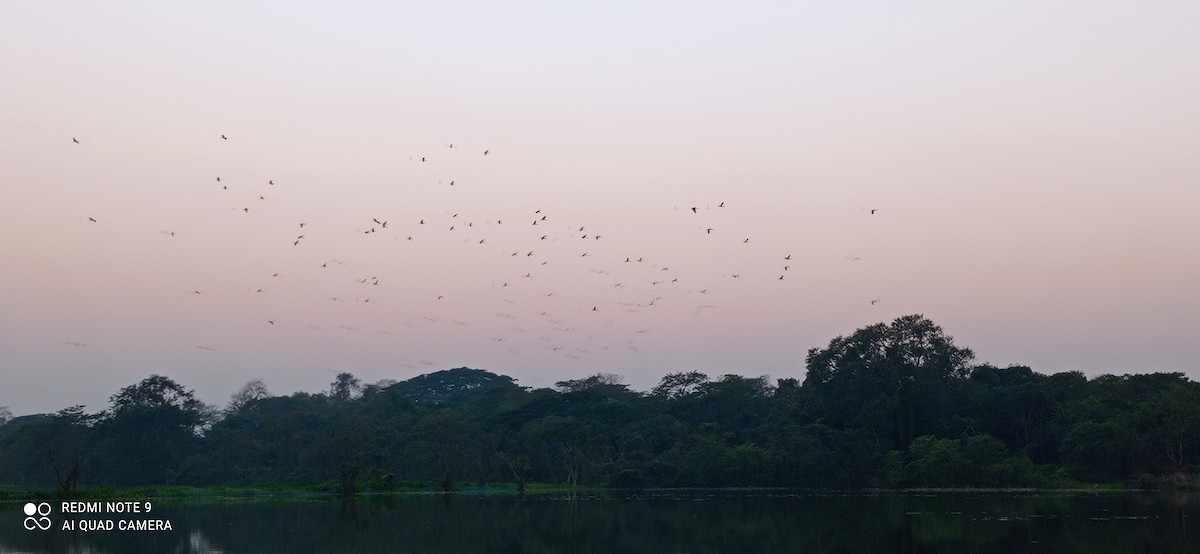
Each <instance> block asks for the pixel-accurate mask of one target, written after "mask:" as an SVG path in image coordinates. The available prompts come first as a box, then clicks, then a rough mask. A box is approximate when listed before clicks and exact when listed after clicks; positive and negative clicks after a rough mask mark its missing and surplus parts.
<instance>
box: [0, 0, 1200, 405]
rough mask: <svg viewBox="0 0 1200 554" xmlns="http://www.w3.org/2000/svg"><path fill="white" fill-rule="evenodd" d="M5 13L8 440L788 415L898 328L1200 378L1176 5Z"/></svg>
mask: <svg viewBox="0 0 1200 554" xmlns="http://www.w3.org/2000/svg"><path fill="white" fill-rule="evenodd" d="M5 12H6V13H5V17H3V18H0V67H2V68H3V75H4V76H3V82H4V85H3V86H0V151H2V152H3V156H2V159H3V162H2V163H0V253H3V257H4V259H5V260H6V261H7V263H6V265H5V267H6V269H5V271H4V272H3V273H0V290H3V291H4V294H3V295H0V351H2V352H3V353H4V359H3V362H0V363H2V364H3V365H2V366H0V367H3V382H4V384H3V386H0V406H8V407H10V408H11V409H12V410H13V411H14V412H15V413H17V414H23V413H33V412H45V411H53V410H57V409H60V408H63V407H66V406H69V405H73V404H87V405H88V407H89V409H91V410H99V409H102V408H104V407H105V406H106V405H107V400H108V396H109V395H111V394H113V393H114V392H116V391H117V390H118V389H119V388H121V387H123V386H126V385H129V384H132V383H134V382H137V381H138V380H140V379H142V378H144V377H146V376H147V375H149V374H151V373H160V374H165V375H169V376H171V377H172V378H175V379H176V380H178V381H180V382H182V383H183V384H185V385H187V386H189V387H193V388H195V389H196V391H197V393H198V394H199V396H200V397H201V398H202V399H203V400H205V401H207V402H210V403H214V404H224V403H225V401H226V399H227V398H228V396H229V394H231V393H232V392H233V391H235V390H236V389H237V388H239V387H240V386H241V385H242V384H243V383H245V382H246V381H248V380H250V379H252V378H263V379H264V380H265V381H266V383H267V385H268V387H269V388H270V389H271V390H272V392H274V393H276V394H285V393H290V392H293V391H297V390H305V391H318V390H321V389H324V388H325V387H326V386H327V385H328V383H329V382H330V381H331V380H332V378H333V376H334V373H336V372H339V371H350V372H352V373H354V374H355V375H357V376H359V377H360V378H362V379H363V380H364V381H367V382H374V381H378V380H380V379H405V378H409V377H412V376H415V375H418V374H421V373H428V372H430V371H435V370H438V369H446V368H450V367H458V366H463V365H466V366H471V367H479V368H484V369H490V370H492V371H496V372H499V373H504V374H508V375H511V376H513V377H516V378H517V379H518V380H519V382H520V383H521V384H523V385H527V386H551V385H552V384H553V383H554V382H555V381H559V380H562V379H568V378H577V377H583V376H586V375H589V374H592V373H595V372H601V371H603V372H611V373H617V374H621V375H624V376H625V377H626V380H627V382H629V383H631V384H632V385H633V386H634V387H635V388H637V389H642V390H645V389H648V388H650V387H651V386H653V385H654V384H655V383H657V381H658V380H659V378H661V377H662V375H664V374H666V373H668V372H675V371H691V370H700V371H704V372H706V373H708V374H710V375H713V376H715V375H720V374H723V373H738V374H743V375H762V374H768V375H770V376H771V377H772V378H779V377H796V378H803V371H804V367H803V365H804V355H805V353H806V351H807V350H808V349H809V348H812V347H821V346H824V345H825V344H826V343H827V342H828V341H829V340H830V339H831V338H833V337H835V336H837V335H842V334H847V333H850V332H853V331H854V330H855V329H856V328H859V327H862V326H865V325H869V324H872V323H876V322H880V321H890V320H891V319H893V318H895V317H898V316H900V315H904V314H910V313H923V314H925V315H926V316H928V317H930V318H932V319H933V320H934V321H935V322H937V323H939V324H941V325H942V326H943V327H944V328H945V329H946V331H947V332H948V333H950V334H951V335H953V336H954V337H955V338H956V339H957V342H958V343H959V344H960V345H962V346H967V347H971V348H973V349H974V350H975V351H976V353H977V354H978V358H979V359H980V361H987V362H991V363H993V364H997V365H1001V366H1003V365H1009V364H1025V365H1029V366H1031V367H1033V368H1034V369H1035V370H1037V371H1040V372H1044V373H1051V372H1058V371H1066V370H1080V371H1083V372H1085V373H1087V374H1089V375H1097V374H1101V373H1128V372H1150V371H1181V372H1185V373H1187V374H1188V375H1189V376H1190V377H1192V378H1197V377H1198V376H1200V373H1198V372H1200V366H1198V363H1197V360H1198V359H1200V346H1198V344H1197V341H1196V333H1197V330H1198V329H1200V290H1198V288H1200V287H1198V285H1197V284H1196V283H1200V247H1198V246H1197V245H1200V219H1198V218H1197V217H1196V207H1197V206H1198V205H1200V183H1198V182H1197V176H1198V175H1200V156H1197V155H1196V152H1195V150H1196V145H1197V144H1200V104H1198V103H1197V102H1196V101H1195V99H1196V98H1200V38H1197V35H1196V33H1195V32H1194V30H1195V29H1196V28H1200V6H1197V5H1196V4H1195V3H1190V2H1156V3H1154V4H1153V5H1149V6H1148V5H1138V6H1133V5H1130V4H1127V3H1120V2H1101V3H1096V2H1063V3H1055V4H1054V5H1053V6H1045V5H1043V4H1042V3H1005V4H1004V5H961V4H960V3H937V4H926V5H923V6H922V7H919V8H913V7H899V6H895V5H892V4H891V3H865V2H863V3H836V4H805V5H800V6H789V5H782V4H774V3H771V4H767V3H764V4H761V5H758V6H754V7H742V8H734V7H733V6H732V5H722V4H697V3H680V4H675V5H661V6H659V7H647V6H644V5H641V4H633V3H628V4H624V3H604V4H603V5H596V6H591V7H566V6H564V5H560V4H559V3H538V2H533V3H525V4H520V5H515V6H501V5H496V4H487V3H469V2H468V3H436V4H431V5H426V6H415V7H414V6H405V7H403V8H399V7H389V6H386V5H383V4H374V3H363V4H358V5H356V6H355V7H351V8H347V7H341V6H339V7H336V8H335V7H332V6H329V7H326V8H324V9H322V8H320V7H318V6H308V5H286V6H285V5H282V4H280V5H277V6H275V7H272V8H266V7H257V8H247V7H246V6H244V5H242V4H240V3H205V4H203V5H195V6H165V5H161V4H157V3H142V4H138V5H130V4H123V5H122V6H120V7H113V6H107V5H106V6H100V5H96V4H94V3H86V2H77V3H72V4H68V5H64V4H60V3H56V4H54V5H43V4H39V3H22V4H14V5H11V6H7V7H6V10H5ZM222 134H224V135H226V136H227V137H228V140H222V139H221V135H222ZM72 138H76V139H78V140H79V144H75V143H73V142H72V140H71V139H72ZM451 143H453V144H454V145H455V147H454V148H453V149H451V148H449V147H448V145H449V144H451ZM484 150H489V151H490V153H489V154H488V155H487V156H484V155H483V151H484ZM422 157H425V158H426V159H427V161H426V162H421V161H420V159H421V158H422ZM217 177H220V178H221V181H220V182H219V183H218V182H217V181H216V178H217ZM268 180H273V181H274V182H275V183H276V184H275V185H268V184H267V182H268ZM451 181H453V182H454V185H453V186H450V184H449V183H450V182H451ZM223 186H228V187H229V189H228V190H226V189H223V188H222V187H223ZM259 196H262V197H263V199H262V200H260V199H259ZM722 202H724V203H725V206H724V207H719V204H720V203H722ZM693 206H694V207H696V208H697V210H696V212H697V213H692V210H691V208H692V207H693ZM244 208H249V209H250V211H249V212H245V211H244ZM871 209H877V210H878V211H877V212H876V213H875V214H874V215H872V214H871V213H870V210H871ZM539 210H540V212H538V211H539ZM455 213H457V214H458V216H457V217H453V214H455ZM543 215H545V216H546V217H547V220H545V221H541V220H540V218H541V216H543ZM89 217H90V218H94V219H96V222H91V221H89V220H88V218H89ZM373 218H375V219H379V220H381V221H384V220H386V221H388V227H387V229H383V228H382V227H381V226H380V225H378V224H375V223H374V222H372V219H373ZM422 219H424V220H425V223H426V224H425V225H420V224H419V221H420V220H422ZM535 219H538V221H539V223H538V225H536V226H534V225H532V222H533V221H534V220H535ZM501 221H502V223H500V222H501ZM300 222H304V223H306V226H305V227H304V228H303V229H301V228H300V227H299V223H300ZM451 226H454V230H453V231H451V230H450V227H451ZM372 227H375V228H376V232H374V233H364V232H363V231H367V230H369V229H371V228H372ZM580 227H583V228H584V231H579V228H580ZM709 228H712V229H713V231H712V232H711V233H709V232H707V231H706V230H707V229H709ZM169 233H174V235H173V236H172V235H171V234H169ZM301 234H303V235H305V238H304V239H299V240H300V241H301V244H300V245H298V246H296V245H294V244H293V243H294V241H295V240H297V237H298V236H299V235H301ZM585 234H586V235H588V237H589V238H587V239H584V238H581V237H582V235H585ZM596 234H599V235H600V236H601V238H600V239H599V240H596V239H595V238H593V237H595V235H596ZM543 235H545V236H546V237H547V238H546V239H545V240H541V237H542V236H543ZM409 236H411V237H412V240H411V241H410V240H408V237H409ZM747 238H749V239H750V241H749V242H748V243H744V242H743V241H744V239H747ZM480 240H483V241H484V242H483V243H482V244H480V242H479V241H480ZM513 252H517V253H518V255H517V256H515V257H514V256H511V253H513ZM529 252H533V255H532V256H528V255H526V254H527V253H529ZM584 253H586V254H587V256H583V254H584ZM788 255H790V256H791V260H785V259H784V258H785V256H788ZM627 257H629V258H630V259H631V260H637V259H638V258H642V259H643V260H644V261H643V262H641V263H637V262H636V261H631V263H625V262H624V260H625V259H626V258H627ZM854 258H858V259H854ZM543 262H545V264H546V265H542V264H543ZM322 264H326V265H327V267H321V266H322ZM785 265H787V266H789V268H788V269H787V270H786V271H785V270H784V269H783V267H784V266H785ZM664 268H665V269H664ZM276 273H278V274H279V277H274V276H273V275H274V274H276ZM527 274H528V275H529V277H525V275H527ZM735 274H736V275H738V277H733V275H735ZM780 275H784V276H785V279H784V280H782V281H780V280H779V279H778V277H779V276H780ZM374 278H378V281H379V284H378V285H373V284H371V283H373V282H374V281H375V279H374ZM360 279H367V282H366V283H362V282H359V280H360ZM675 279H677V281H672V280H675ZM505 283H507V286H504V285H505ZM258 289H262V290H263V292H262V293H259V292H256V291H257V290H258ZM197 290H198V291H201V292H202V294H194V293H192V291H197ZM701 291H703V292H701ZM438 296H442V297H443V298H442V299H441V300H439V299H437V297H438ZM364 299H370V302H363V301H362V300H364ZM875 299H878V303H877V304H875V305H871V304H870V301H871V300H875ZM651 301H653V305H650V302H651ZM593 307H594V308H596V310H592V308H593ZM268 320H270V321H273V322H274V324H270V323H268Z"/></svg>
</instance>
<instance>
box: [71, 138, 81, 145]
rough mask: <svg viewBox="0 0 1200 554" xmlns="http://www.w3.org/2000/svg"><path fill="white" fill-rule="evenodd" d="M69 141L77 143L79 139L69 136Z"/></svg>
mask: <svg viewBox="0 0 1200 554" xmlns="http://www.w3.org/2000/svg"><path fill="white" fill-rule="evenodd" d="M71 142H74V143H75V144H79V139H77V138H75V137H71Z"/></svg>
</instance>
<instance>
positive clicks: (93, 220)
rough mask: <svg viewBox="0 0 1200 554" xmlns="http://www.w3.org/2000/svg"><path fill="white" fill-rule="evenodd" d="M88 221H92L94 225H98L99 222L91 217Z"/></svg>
mask: <svg viewBox="0 0 1200 554" xmlns="http://www.w3.org/2000/svg"><path fill="white" fill-rule="evenodd" d="M88 221H91V222H92V223H97V221H96V220H95V219H92V218H90V217H89V218H88Z"/></svg>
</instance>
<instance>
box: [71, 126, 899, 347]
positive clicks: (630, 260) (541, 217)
mask: <svg viewBox="0 0 1200 554" xmlns="http://www.w3.org/2000/svg"><path fill="white" fill-rule="evenodd" d="M220 140H222V141H228V140H229V138H228V137H227V136H226V135H224V134H222V135H220ZM71 141H72V142H73V143H74V144H81V142H80V141H79V140H78V138H75V137H72V139H71ZM445 148H448V149H452V150H459V151H461V150H462V148H461V146H460V145H456V144H454V143H450V144H447V145H445ZM477 152H480V154H479V155H481V156H489V155H491V150H490V149H483V150H477ZM409 159H410V160H412V161H414V162H418V160H419V162H418V163H427V162H429V160H430V156H420V157H415V156H414V157H411V158H409ZM265 181H266V186H267V187H275V186H276V183H275V180H274V179H265ZM216 183H218V185H219V186H220V190H222V191H230V190H232V189H231V188H230V183H229V182H226V181H222V180H221V177H220V176H217V177H216ZM439 183H442V184H445V183H444V181H439ZM456 184H457V180H449V183H448V186H451V187H453V186H456ZM255 196H256V197H257V199H258V200H260V201H265V200H267V196H266V194H253V195H252V196H251V198H253V197H255ZM234 209H235V210H237V211H240V212H241V213H243V214H250V213H251V209H250V206H248V205H241V206H239V207H235V208H234ZM677 209H678V208H677ZM704 209H705V210H708V209H711V205H708V206H706V207H705V208H704ZM716 209H717V210H726V209H727V208H726V202H725V201H721V202H718V203H716ZM728 209H732V208H728ZM689 211H690V212H691V214H692V215H693V216H701V215H702V214H701V207H700V206H689V207H688V208H686V209H685V213H686V212H689ZM876 212H878V208H871V209H870V211H869V214H870V215H875V214H876ZM97 215H98V214H97ZM442 216H443V217H441V218H438V217H436V216H427V217H417V218H415V221H411V222H407V223H399V224H397V223H395V222H394V221H393V219H390V218H384V217H380V216H379V215H375V216H371V217H364V218H363V220H362V224H361V225H362V226H361V227H359V228H358V229H357V230H356V232H358V233H361V234H364V235H376V234H381V233H386V232H398V234H399V236H398V237H396V238H395V240H396V241H398V242H409V241H414V240H418V239H415V238H414V237H420V236H423V235H422V233H421V232H419V230H425V229H430V228H433V227H434V226H441V228H443V229H445V232H447V233H449V232H454V231H456V230H459V231H462V230H473V231H479V230H480V229H481V228H482V227H484V226H485V225H486V226H492V225H494V226H506V227H512V226H525V227H526V228H528V229H529V231H527V232H524V233H520V234H521V236H523V237H524V238H522V239H520V240H522V241H523V244H521V246H520V247H519V248H518V247H515V246H513V247H511V248H501V249H500V251H499V254H501V255H504V256H508V257H509V258H515V259H517V260H521V263H523V264H524V265H526V266H527V267H524V268H523V270H524V273H520V272H518V273H515V274H514V275H513V279H516V280H519V281H525V280H532V279H533V278H534V277H535V272H538V271H541V270H542V268H545V267H546V266H551V265H557V264H558V263H559V262H562V261H563V260H562V259H561V258H562V257H563V256H569V255H570V254H563V253H562V252H561V251H560V252H559V253H558V255H557V256H554V255H549V256H548V255H543V254H542V252H543V251H544V250H547V249H545V248H541V247H544V246H546V245H547V244H548V243H553V242H558V241H559V240H560V239H562V240H564V242H565V241H566V240H568V239H569V240H574V241H577V242H576V244H578V245H581V246H580V248H578V249H576V250H575V251H576V252H577V253H578V258H576V262H579V261H580V260H584V261H586V259H588V258H589V257H591V258H593V259H594V258H596V257H597V256H595V255H593V249H592V248H588V247H586V246H584V245H587V244H596V241H602V240H603V238H604V236H605V235H603V234H601V233H599V232H596V231H594V230H591V229H589V227H588V226H587V225H578V224H573V225H569V226H565V227H552V225H554V224H555V223H557V222H556V221H555V218H552V217H550V216H551V214H549V213H543V210H542V209H532V210H530V211H529V212H528V213H527V214H525V216H524V217H519V218H516V219H514V218H513V217H512V216H509V218H508V219H507V220H506V219H502V218H496V219H495V220H494V221H492V220H491V219H486V220H484V221H482V222H481V225H479V226H476V221H475V220H473V219H470V218H469V217H461V218H460V217H459V216H460V213H458V212H446V213H444V214H442ZM101 219H104V218H103V217H101ZM87 221H88V222H90V223H93V224H100V220H98V219H96V218H95V217H93V216H92V215H89V216H87ZM367 221H369V222H370V223H366V222H367ZM505 221H508V223H506V222H505ZM294 225H295V226H296V227H295V229H296V231H295V235H294V236H293V238H291V239H289V240H290V241H291V246H292V247H294V248H299V247H302V246H303V244H304V242H305V241H306V240H307V239H308V237H309V235H310V234H311V233H312V230H313V227H312V225H311V224H310V223H309V222H308V221H295V222H294ZM559 229H566V230H567V234H566V236H564V235H563V234H562V232H561V231H560V230H559ZM699 229H700V230H702V231H703V234H704V235H706V236H708V235H713V234H714V232H715V231H718V229H717V228H716V227H711V226H708V225H703V224H702V225H700V227H699ZM160 233H161V234H163V235H168V236H170V237H175V232H174V231H160ZM480 234H483V232H482V231H480ZM488 238H491V237H487V236H474V237H471V238H469V239H466V240H467V241H469V242H471V243H473V244H477V245H484V246H487V245H491V244H492V243H491V242H489V241H488ZM740 242H741V244H745V245H748V244H750V243H751V240H750V237H744V238H740ZM560 250H561V249H560ZM622 258H623V262H622V261H621V260H622ZM845 259H846V260H848V261H851V262H855V261H859V260H860V259H861V258H860V257H858V256H846V258H845ZM612 261H613V262H615V263H620V264H621V265H625V264H631V265H646V264H649V265H650V266H651V267H652V268H653V270H654V271H653V272H650V271H644V272H642V273H641V274H640V275H638V276H637V277H640V278H641V282H640V283H633V282H628V281H625V280H621V281H614V282H611V283H609V286H611V288H612V289H636V290H637V291H638V292H636V293H634V295H633V296H634V297H637V296H638V295H641V300H630V301H624V302H616V301H613V302H603V301H599V300H597V299H593V300H592V301H586V302H585V301H583V300H581V299H579V298H573V299H572V300H571V302H573V303H574V304H575V308H574V309H575V310H576V311H577V312H590V313H592V314H597V313H605V312H608V311H610V310H611V309H614V308H617V309H618V311H623V312H635V313H636V312H639V311H641V310H646V309H651V308H654V307H656V306H659V305H661V303H662V302H664V301H665V298H666V297H665V296H664V294H663V293H660V291H661V290H662V289H665V288H667V287H671V286H677V285H678V284H679V283H680V279H681V278H683V276H684V275H683V274H681V273H680V272H679V271H676V270H672V268H671V266H668V265H665V264H658V263H651V262H648V261H647V259H646V256H642V255H639V256H617V257H615V258H612ZM598 263H603V262H598ZM331 264H332V266H333V267H331ZM312 265H313V269H314V270H331V269H335V268H337V267H338V266H345V265H348V262H345V261H342V260H339V259H324V260H320V261H319V263H316V262H314V263H313V264H312ZM777 267H778V272H777V273H776V274H773V275H770V276H769V277H767V278H769V279H770V280H772V281H785V280H787V276H788V275H789V273H790V272H791V269H792V254H791V253H784V252H780V253H778V266H777ZM614 269H615V268H612V267H608V268H605V267H593V268H590V269H588V272H589V273H593V274H596V275H599V276H604V277H607V276H611V275H612V272H613V270H614ZM650 275H654V276H653V277H651V276H650ZM270 276H271V277H272V278H280V277H281V276H282V275H281V274H280V273H279V272H277V271H271V272H270ZM726 276H727V277H729V278H732V279H739V280H745V279H744V278H745V277H747V275H743V274H742V273H739V272H734V273H729V274H726ZM764 277H766V276H763V275H758V278H759V279H760V280H761V279H763V278H764ZM354 282H355V283H356V284H357V285H365V286H368V287H378V286H380V285H381V282H383V281H382V280H381V279H380V277H379V275H374V274H372V275H371V276H369V277H359V278H356V279H355V280H354ZM510 283H512V281H509V280H504V279H502V278H501V279H500V280H498V281H497V282H496V284H494V285H493V286H496V287H498V288H502V289H503V288H508V287H510ZM513 285H514V288H515V283H513ZM639 285H642V286H639ZM645 285H649V287H651V288H649V289H647V288H644V286H645ZM712 286H713V285H712V284H707V285H702V286H699V287H698V288H689V289H687V292H688V294H695V295H707V294H709V288H710V287H712ZM572 289H573V292H576V293H579V292H580V290H581V289H582V288H577V287H572ZM249 290H250V291H252V292H254V293H255V294H263V293H265V292H266V290H267V289H266V287H263V286H257V285H256V286H252V287H251V288H250V289H249ZM187 292H188V293H189V294H192V295H203V294H205V290H202V289H201V288H190V289H188V290H187ZM450 293H451V292H450V291H442V292H431V293H430V294H429V295H428V297H429V299H431V301H432V302H443V301H445V300H447V294H450ZM540 294H541V295H542V296H544V297H545V298H546V299H553V298H555V297H558V296H559V294H558V293H557V292H556V291H553V290H546V291H542V292H541V293H540ZM350 296H355V302H356V303H362V304H372V303H378V298H379V296H378V295H374V296H361V295H354V294H350V295H344V296H338V295H324V298H325V299H327V300H331V301H334V302H339V303H341V302H345V301H346V300H347V299H348V298H349V297H350ZM575 296H578V294H577V295H575ZM597 297H598V298H599V297H600V295H597ZM879 301H880V299H879V298H874V299H872V300H870V301H869V304H870V305H872V306H874V305H876V304H878V303H879ZM503 302H504V303H505V304H508V305H515V304H517V302H516V301H514V300H512V299H511V298H504V299H503ZM560 307H561V306H560ZM713 308H716V306H715V305H711V304H699V305H697V306H696V308H695V311H694V314H695V315H700V314H701V313H703V312H704V311H705V310H709V309H713ZM567 309H569V308H567ZM530 313H531V314H536V315H537V317H538V318H539V319H540V320H541V321H542V322H544V323H545V325H544V326H542V327H540V329H541V330H542V331H543V332H542V333H541V336H539V337H538V339H539V340H538V342H540V343H541V344H542V348H544V349H545V350H547V351H550V352H553V353H559V354H561V355H563V356H565V357H568V358H574V359H582V357H583V356H586V355H588V354H590V353H591V343H584V342H582V341H578V340H576V341H571V340H567V339H565V338H564V337H565V336H566V335H567V334H569V333H571V332H573V331H576V328H575V327H573V326H572V325H571V324H569V323H568V322H567V321H565V320H564V319H562V318H563V317H566V316H565V315H562V313H561V312H560V311H557V310H556V311H555V312H551V311H550V310H549V309H545V308H540V307H539V308H537V309H535V310H533V311H531V312H530ZM495 315H496V316H497V317H501V318H505V319H508V320H512V321H514V322H516V321H518V320H520V319H521V317H520V316H517V315H513V314H511V313H505V312H496V313H495ZM276 319H277V317H275V316H266V317H264V318H263V320H262V321H263V323H262V324H263V325H266V326H268V327H274V326H276V324H277V321H276ZM438 321H439V317H438V316H437V315H436V314H427V315H423V316H421V317H420V318H419V320H417V321H414V320H407V321H405V322H404V325H405V326H406V327H413V326H414V325H416V324H418V323H424V324H426V325H433V324H436V323H437V322H438ZM279 323H283V322H279ZM453 323H454V324H455V325H457V326H459V327H469V326H471V323H470V322H467V321H463V320H458V319H456V320H454V321H453ZM608 324H609V325H611V324H612V321H611V320H610V321H609V322H608ZM528 327H529V325H527V324H522V326H517V325H513V326H512V327H510V330H512V331H514V332H518V333H522V334H529V333H530V329H529V328H528ZM308 328H310V329H312V330H318V331H319V330H323V328H322V327H320V326H317V325H312V324H309V325H308ZM339 328H341V329H344V330H347V331H357V330H358V327H356V326H353V325H339ZM551 330H552V331H553V332H552V331H551ZM379 332H380V333H384V334H391V333H390V331H379ZM648 332H650V331H649V330H648V329H645V328H635V329H631V330H630V333H629V334H630V336H629V337H628V338H627V340H626V343H625V347H626V348H627V349H628V350H630V351H632V352H634V353H641V349H640V347H639V346H638V343H637V336H638V335H643V334H645V333H648ZM533 334H537V333H533ZM591 339H592V337H591V336H590V335H589V336H587V337H586V340H587V341H591ZM488 340H489V341H490V342H494V343H506V342H508V341H509V337H508V336H506V335H505V334H504V333H500V334H492V336H490V337H489V339H488ZM530 342H532V341H530ZM65 344H68V345H71V346H86V344H83V343H79V342H66V343H65ZM196 348H198V349H201V350H206V351H216V350H217V349H215V348H212V347H210V346H205V345H200V346H196ZM599 348H600V349H601V350H608V349H609V348H610V345H608V344H605V345H601V346H599ZM508 352H510V353H512V354H518V353H520V351H519V350H517V349H515V348H508ZM418 363H420V364H422V365H427V366H437V365H439V364H438V362H435V361H431V360H424V359H423V360H420V361H419V362H418ZM403 365H405V366H407V367H410V368H415V367H416V366H415V365H413V364H411V363H405V364H403Z"/></svg>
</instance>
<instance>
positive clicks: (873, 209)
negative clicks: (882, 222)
mask: <svg viewBox="0 0 1200 554" xmlns="http://www.w3.org/2000/svg"><path fill="white" fill-rule="evenodd" d="M877 211H879V208H871V215H875V212H877Z"/></svg>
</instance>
